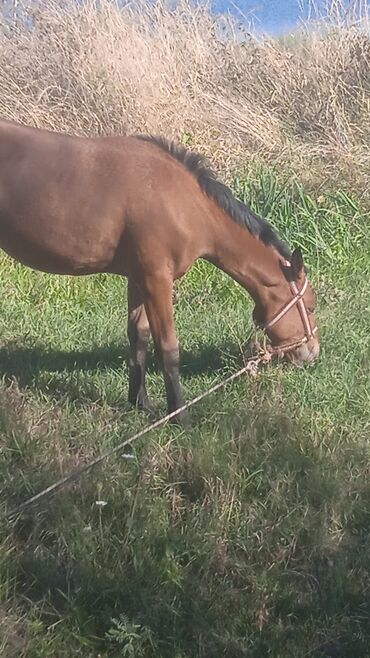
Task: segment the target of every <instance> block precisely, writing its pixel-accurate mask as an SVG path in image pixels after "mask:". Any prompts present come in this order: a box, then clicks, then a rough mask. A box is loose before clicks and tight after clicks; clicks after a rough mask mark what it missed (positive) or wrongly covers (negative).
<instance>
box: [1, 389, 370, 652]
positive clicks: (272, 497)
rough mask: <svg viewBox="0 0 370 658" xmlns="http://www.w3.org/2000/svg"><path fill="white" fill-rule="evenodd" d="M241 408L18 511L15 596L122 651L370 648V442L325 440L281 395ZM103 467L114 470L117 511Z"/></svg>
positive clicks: (85, 637) (49, 619) (94, 642)
mask: <svg viewBox="0 0 370 658" xmlns="http://www.w3.org/2000/svg"><path fill="white" fill-rule="evenodd" d="M237 411H238V413H237V414H235V410H234V413H233V414H231V413H230V415H225V416H224V417H223V419H221V420H220V422H219V423H218V424H217V426H212V427H210V428H209V429H208V430H207V429H204V428H202V430H199V429H198V430H197V429H195V430H194V431H193V432H192V433H191V434H190V435H189V436H186V435H185V436H184V435H179V437H178V440H177V441H175V442H174V441H171V442H170V443H169V447H168V448H167V449H168V450H169V451H170V454H168V459H164V461H162V462H158V461H157V460H158V459H159V460H160V459H163V458H164V455H163V450H162V452H161V453H159V454H152V455H151V454H150V449H149V447H148V448H146V449H145V450H147V451H148V452H147V453H146V454H145V455H142V456H141V459H142V464H141V465H139V464H135V463H131V462H130V463H129V464H127V465H126V466H125V467H122V466H121V465H120V464H119V463H118V464H117V463H116V462H115V463H114V464H113V465H112V464H111V465H110V466H107V467H106V470H105V471H104V472H103V473H101V472H99V474H98V475H96V474H95V475H93V473H91V474H90V476H88V477H86V478H84V479H83V480H82V481H81V483H80V485H79V487H80V488H81V493H79V492H78V491H76V490H73V489H72V490H71V489H69V490H68V491H63V492H61V493H60V495H58V496H57V497H56V498H54V499H52V501H50V500H49V501H48V502H47V504H45V503H42V504H41V505H39V506H37V507H35V508H34V509H31V510H28V511H27V512H26V513H24V514H23V515H22V517H21V518H20V519H18V521H17V522H15V523H11V524H9V528H8V530H9V533H10V536H11V537H12V542H13V544H14V546H15V547H17V548H16V549H14V551H13V552H11V553H9V558H8V560H5V562H4V565H5V566H6V567H7V568H8V569H9V572H10V573H11V574H12V575H13V577H14V582H15V583H16V584H15V586H14V588H13V589H12V595H14V596H15V597H16V600H17V601H18V600H19V601H25V600H27V601H28V602H29V605H30V606H31V608H32V606H34V608H35V609H36V610H38V613H37V614H38V615H39V618H40V616H41V619H43V620H44V622H45V625H46V626H47V625H48V624H50V623H51V624H53V623H54V622H56V626H55V629H56V630H55V637H56V638H57V639H56V642H58V641H60V639H61V638H60V637H59V640H58V628H59V627H58V623H59V621H60V620H63V624H62V625H61V628H62V629H63V630H62V633H63V634H68V632H69V633H70V638H72V636H73V638H74V639H75V640H76V638H77V641H78V642H80V644H81V646H84V645H85V646H86V645H89V644H90V647H91V646H95V647H96V649H97V650H103V651H109V653H108V655H109V656H120V655H125V653H126V654H127V655H130V653H129V651H130V650H131V649H132V653H131V655H135V656H143V657H145V658H149V657H152V656H153V657H154V656H156V657H157V656H158V657H160V658H173V656H174V655H176V656H181V657H184V658H190V657H191V658H205V656H207V657H209V658H216V657H217V658H219V657H221V656H227V658H243V657H244V656H248V657H252V658H265V656H266V655H271V656H273V657H275V658H293V657H294V658H296V657H298V656H300V657H301V658H303V656H305V657H307V658H308V657H311V658H318V657H321V658H350V657H351V656H356V658H365V657H367V656H368V653H367V652H368V646H369V639H370V621H369V619H370V617H369V613H370V608H369V603H368V601H369V598H368V595H369V583H370V567H369V564H370V560H369V559H368V558H369V549H368V543H369V537H370V520H369V515H368V508H369V505H368V504H369V501H370V485H369V484H368V483H367V482H366V480H364V481H363V482H362V485H361V484H360V482H359V481H358V475H359V472H360V470H361V469H363V471H364V472H365V471H366V463H365V459H364V454H363V453H362V452H361V450H360V449H359V448H358V447H357V446H356V443H355V442H354V443H353V445H351V446H350V447H349V446H348V445H347V446H345V450H343V452H340V451H339V450H338V451H337V452H336V453H333V454H331V453H330V452H329V451H328V452H325V450H315V449H313V446H312V442H311V440H310V436H309V434H308V433H307V428H306V427H305V426H304V424H302V423H301V421H299V420H297V419H294V418H293V419H292V417H291V416H290V415H287V414H286V413H285V412H284V411H282V410H281V408H280V409H279V407H278V406H277V408H274V407H273V406H272V405H271V404H269V403H266V401H265V402H263V401H261V404H260V405H259V406H258V408H256V406H254V407H253V408H249V409H248V410H245V408H240V409H238V410H237ZM246 428H248V429H246ZM10 429H11V428H10V427H8V430H7V431H10ZM152 449H153V450H154V448H152ZM151 460H152V461H151ZM349 462H351V463H352V464H353V466H354V468H355V476H356V477H355V482H353V483H352V482H351V481H349V480H348V463H349ZM112 468H113V472H112V473H110V469H112ZM123 468H124V470H125V476H124V477H123V478H120V476H119V475H118V473H119V472H120V470H122V469H123ZM114 469H116V470H114ZM32 478H33V481H32V482H30V484H31V485H32V487H31V488H32V490H34V489H39V488H40V484H41V480H40V475H39V474H34V475H33V476H32ZM49 479H50V480H51V481H52V480H53V476H52V475H51V474H50V476H49V475H48V476H47V477H46V480H47V481H48V480H49ZM97 480H99V481H100V480H103V482H104V484H103V486H104V489H105V490H109V486H110V485H109V483H110V482H111V481H113V482H114V487H113V488H112V490H111V492H110V494H108V495H109V504H108V505H107V507H106V508H105V509H104V511H100V510H99V508H97V507H96V506H95V505H94V500H95V498H96V482H97ZM47 483H48V482H44V484H47ZM9 486H10V490H9V495H10V494H11V489H13V496H14V488H16V487H17V483H16V481H14V480H13V481H12V482H11V483H10V485H9ZM169 493H170V495H169ZM133 497H134V498H135V501H136V502H135V503H133ZM225 505H226V508H225ZM339 526H341V533H339V531H338V528H339ZM336 532H338V535H336V534H335V533H336ZM8 563H9V564H8ZM3 568H4V567H1V569H3ZM0 571H1V570H0ZM40 611H42V612H40ZM114 619H117V620H118V622H117V623H116V622H114V621H113V620H114ZM109 629H111V630H113V635H112V637H113V638H114V642H110V641H108V640H107V639H106V632H107V631H108V630H109ZM70 641H71V640H70ZM56 646H58V644H56ZM128 647H130V649H129V648H128ZM72 654H73V650H72V649H71V653H70V654H68V653H66V654H63V655H68V656H69V655H72ZM81 655H85V654H81ZM86 655H91V654H89V652H88V651H86Z"/></svg>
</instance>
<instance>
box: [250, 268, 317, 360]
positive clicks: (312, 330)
mask: <svg viewBox="0 0 370 658" xmlns="http://www.w3.org/2000/svg"><path fill="white" fill-rule="evenodd" d="M284 265H286V266H287V267H288V266H289V267H290V263H289V262H288V261H286V262H285V263H284ZM289 285H290V289H291V291H292V295H293V297H292V299H290V300H289V301H288V302H287V303H286V304H285V306H283V308H282V309H281V310H280V311H279V312H278V313H277V314H276V315H274V317H273V318H272V319H271V320H269V321H268V322H266V324H264V325H262V329H264V330H265V331H266V329H271V327H273V326H274V325H275V324H277V323H278V322H279V321H280V320H281V319H282V318H283V317H284V316H285V315H286V314H287V313H288V311H290V309H292V308H293V307H294V306H297V308H298V311H299V315H300V317H301V320H302V324H303V328H304V336H303V338H301V339H300V340H297V341H295V342H294V343H288V344H285V345H278V346H277V347H274V346H273V347H272V351H273V352H275V353H278V354H284V353H285V352H291V351H292V350H294V349H296V348H297V347H300V346H301V345H304V343H308V341H309V340H311V339H312V338H313V337H314V336H315V334H316V332H317V325H316V324H315V326H314V327H311V323H310V320H309V317H308V312H307V308H306V304H305V303H304V300H303V295H304V294H305V292H306V290H307V286H308V279H307V277H305V279H304V283H303V286H302V288H301V290H298V288H297V285H296V283H295V282H294V281H289Z"/></svg>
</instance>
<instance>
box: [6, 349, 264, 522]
mask: <svg viewBox="0 0 370 658" xmlns="http://www.w3.org/2000/svg"><path fill="white" fill-rule="evenodd" d="M270 359H271V356H270V355H269V353H268V352H267V351H265V352H263V353H261V354H260V355H258V356H253V357H250V358H248V359H247V362H246V365H245V366H244V367H243V368H241V369H240V370H238V372H235V373H234V374H233V375H230V377H227V378H226V379H224V380H223V381H222V382H219V383H218V384H215V385H214V386H212V388H210V389H208V390H207V391H205V392H204V393H201V394H200V395H198V396H197V397H196V398H194V399H193V400H190V402H187V403H186V404H184V405H183V406H182V407H180V408H179V409H176V411H172V412H171V413H169V414H167V415H166V416H163V417H162V418H160V419H159V420H156V421H155V422H154V423H152V424H151V425H148V426H147V427H145V428H144V429H143V430H141V431H140V432H137V433H136V434H134V435H133V436H131V437H130V438H128V439H126V440H125V441H122V443H120V444H119V445H118V446H115V447H114V448H112V449H111V450H108V451H107V452H105V453H103V454H102V455H100V457H97V458H96V459H93V460H92V461H91V462H89V463H88V464H85V465H84V466H81V468H78V469H76V470H75V471H72V473H69V474H68V475H65V476H64V477H62V478H60V480H57V481H56V482H54V484H51V485H50V486H49V487H46V488H45V489H42V491H39V493H37V494H35V495H34V496H31V497H30V498H28V499H27V500H25V501H24V502H23V503H21V504H20V505H17V507H15V508H13V509H12V510H10V511H9V512H5V513H3V514H1V515H0V519H9V518H11V517H13V516H15V515H16V514H19V512H22V511H23V510H25V509H26V508H27V507H29V506H30V505H32V504H33V503H35V502H36V501H38V500H41V498H44V497H45V496H47V495H48V494H51V493H53V492H55V491H56V490H57V489H60V488H61V487H63V486H64V485H66V484H67V483H68V482H73V481H74V480H79V479H80V477H81V476H82V475H83V473H86V472H87V471H90V470H91V469H92V468H94V467H95V466H97V465H98V464H101V462H103V461H105V460H106V459H108V457H111V455H114V454H115V453H117V452H120V450H122V449H123V448H126V447H127V446H131V445H132V444H133V443H134V442H135V441H137V440H138V439H140V438H141V437H142V436H145V434H148V432H150V431H151V430H154V429H156V428H157V427H161V426H162V425H164V424H165V423H167V422H168V421H169V420H171V419H172V418H175V417H176V416H178V415H179V414H180V413H182V412H183V411H186V410H187V409H190V407H193V406H194V405H195V404H197V403H198V402H200V401H201V400H203V399H204V398H206V397H208V396H209V395H211V394H212V393H215V391H218V390H219V389H220V388H223V387H224V386H227V384H230V383H231V382H233V381H234V380H235V379H237V378H238V377H241V375H243V374H244V373H246V372H250V373H252V374H255V373H256V371H257V368H258V365H259V363H261V362H263V363H267V362H268V361H270Z"/></svg>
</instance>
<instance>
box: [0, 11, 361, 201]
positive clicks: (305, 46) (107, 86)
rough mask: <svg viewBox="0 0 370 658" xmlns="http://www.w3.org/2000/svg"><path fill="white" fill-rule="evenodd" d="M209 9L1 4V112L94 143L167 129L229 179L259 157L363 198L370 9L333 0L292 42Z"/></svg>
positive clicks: (307, 179) (311, 180)
mask: <svg viewBox="0 0 370 658" xmlns="http://www.w3.org/2000/svg"><path fill="white" fill-rule="evenodd" d="M124 4H125V3H124V2H122V3H121V5H124ZM200 4H201V5H202V6H200V7H194V6H193V5H192V4H190V3H189V2H186V0H185V2H180V3H178V4H177V8H176V9H173V10H170V9H168V3H167V6H166V2H165V1H164V0H160V1H159V2H155V3H152V2H149V1H145V0H144V1H143V2H140V0H139V1H138V2H134V3H132V2H130V3H127V6H121V7H119V6H118V4H116V2H112V1H109V0H102V1H100V2H96V0H85V1H84V2H82V3H76V2H75V1H74V0H66V1H65V2H59V1H53V0H46V1H45V2H44V1H43V2H37V1H36V0H29V1H26V2H24V3H23V4H21V3H17V4H16V6H14V3H13V2H10V3H9V2H8V3H7V2H5V5H4V4H3V10H2V38H1V45H0V61H1V71H2V75H1V80H0V114H1V116H4V117H10V118H13V119H18V120H20V121H24V122H27V123H32V124H35V125H38V126H47V127H51V128H56V129H58V130H69V131H72V132H77V133H85V134H91V133H100V134H106V133H123V132H135V131H141V132H154V133H162V134H165V135H167V136H169V137H173V138H177V139H182V140H183V141H185V142H186V143H189V144H191V145H193V146H195V147H196V148H200V149H201V150H203V151H204V152H205V153H207V154H208V155H209V156H210V157H211V158H212V160H213V162H214V164H215V166H216V167H219V168H222V170H223V171H225V170H230V168H234V167H235V165H239V166H240V163H241V162H242V163H243V164H245V162H246V160H249V159H251V158H256V157H257V158H258V159H260V158H262V159H263V160H266V159H267V160H269V161H270V162H271V161H272V162H275V163H278V164H279V166H283V167H284V168H288V170H289V171H294V172H295V173H297V174H298V175H299V177H300V178H301V180H302V182H304V183H306V184H307V183H308V184H309V185H311V184H315V185H317V184H318V185H321V184H322V183H323V182H326V181H328V180H330V181H332V182H333V181H338V180H340V181H341V186H342V187H343V184H345V183H347V184H350V185H351V186H352V188H353V187H355V188H356V189H357V190H359V191H363V190H366V188H367V187H368V171H369V150H368V143H369V136H370V101H369V89H370V38H369V29H368V28H369V21H368V16H367V13H366V3H363V2H355V3H351V6H352V10H351V11H349V10H348V11H347V12H346V11H345V10H344V9H343V8H342V9H341V8H340V3H339V2H338V0H336V1H335V2H331V3H330V4H331V6H330V7H328V17H329V18H328V20H327V21H325V22H324V21H321V22H316V23H311V24H307V25H306V26H305V27H302V29H301V30H300V32H299V33H297V34H296V35H293V36H291V37H289V38H288V39H272V38H271V39H268V38H263V39H262V38H258V37H257V36H254V35H253V34H251V33H249V32H247V31H246V29H245V27H244V28H243V27H241V26H240V25H237V24H236V22H235V21H233V20H231V19H228V18H226V17H223V18H222V19H220V18H217V17H215V16H212V15H211V13H210V11H209V9H208V8H207V7H206V6H205V5H204V3H200ZM31 26H32V29H30V27H31Z"/></svg>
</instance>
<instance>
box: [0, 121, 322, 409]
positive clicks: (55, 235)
mask: <svg viewBox="0 0 370 658" xmlns="http://www.w3.org/2000/svg"><path fill="white" fill-rule="evenodd" d="M0 247H1V248H3V249H4V250H5V251H6V252H7V253H8V254H10V256H12V257H13V258H15V259H16V260H18V261H20V262H21V263H23V264H24V265H28V266H30V267H32V268H34V269H37V270H42V271H45V272H50V273H53V274H70V275H71V274H73V275H82V274H93V273H98V272H110V273H115V274H121V275H124V276H126V277H128V308H129V319H128V336H129V341H130V362H129V370H130V375H129V400H130V402H132V403H134V404H137V405H139V406H141V407H144V408H145V407H148V406H149V401H148V397H147V393H146V388H145V356H146V351H147V345H148V340H149V337H150V332H151V334H152V336H153V339H154V343H155V346H156V348H157V350H158V352H159V354H160V356H161V362H162V367H163V373H164V381H165V386H166V393H167V403H168V410H169V411H173V410H175V409H177V408H179V407H180V406H181V405H182V397H181V390H180V384H179V346H178V341H177V336H176V328H175V324H174V319H173V307H172V292H173V282H174V280H175V279H179V278H180V277H182V276H183V275H184V274H185V272H187V271H188V270H189V268H190V267H191V266H192V264H193V263H194V261H195V260H196V259H197V258H204V259H206V260H208V261H210V262H211V263H213V264H214V265H216V266H217V267H219V268H220V269H222V270H224V271H225V272H227V274H229V275H230V276H231V277H232V278H233V279H234V280H235V281H237V282H238V283H239V284H241V285H242V286H243V287H244V288H245V289H246V290H247V291H248V292H249V293H250V295H251V296H252V298H253V300H254V303H255V309H254V313H253V315H254V320H255V322H256V323H257V324H258V325H259V326H261V327H263V328H264V329H265V330H266V332H267V334H268V336H269V338H270V340H271V343H272V349H273V350H274V351H275V352H278V353H279V354H280V355H282V356H287V358H289V359H290V360H291V361H292V362H294V363H295V364H303V363H304V362H312V361H314V360H315V359H316V358H317V357H318V354H319V340H318V336H317V335H316V322H315V318H314V310H315V294H314V292H313V290H312V288H311V286H310V285H309V284H308V283H307V279H306V274H305V268H304V265H303V259H302V255H301V253H300V252H299V251H298V250H296V251H294V253H293V254H291V253H290V251H289V249H288V247H287V246H286V245H285V244H284V243H283V242H281V240H280V239H279V238H278V237H277V236H276V234H275V233H274V231H273V230H272V228H271V227H270V225H269V224H268V223H267V222H266V221H265V220H264V219H261V218H260V217H258V216H257V215H255V214H254V213H253V212H252V210H251V209H250V208H249V207H248V206H246V205H244V204H242V203H240V201H237V200H236V199H235V198H234V197H233V195H232V193H231V191H230V190H229V189H228V188H227V187H226V186H225V185H223V184H222V183H221V182H219V181H218V180H217V179H216V177H215V176H214V174H213V173H212V172H211V171H210V170H209V169H208V168H207V167H206V165H205V164H204V161H203V159H202V158H201V157H200V156H199V155H198V154H195V153H192V152H190V151H187V150H186V149H184V148H183V147H182V146H175V145H173V144H170V143H167V142H166V141H165V140H162V139H158V138H152V137H142V136H133V137H100V138H82V137H74V136H69V135H62V134H58V133H53V132H49V131H46V130H39V129H36V128H30V127H25V126H21V125H19V124H16V123H13V122H8V121H2V120H0Z"/></svg>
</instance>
